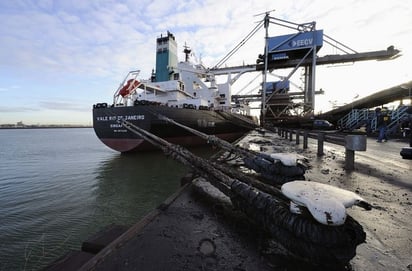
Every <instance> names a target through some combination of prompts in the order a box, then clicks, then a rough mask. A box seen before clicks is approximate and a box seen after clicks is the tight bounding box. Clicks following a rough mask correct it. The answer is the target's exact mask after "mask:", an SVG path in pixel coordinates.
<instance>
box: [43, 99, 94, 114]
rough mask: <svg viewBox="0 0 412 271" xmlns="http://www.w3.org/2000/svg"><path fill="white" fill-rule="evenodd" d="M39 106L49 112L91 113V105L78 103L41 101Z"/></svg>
mask: <svg viewBox="0 0 412 271" xmlns="http://www.w3.org/2000/svg"><path fill="white" fill-rule="evenodd" d="M39 106H40V107H41V108H43V109H48V110H59V111H75V112H91V106H90V105H84V104H82V103H79V102H76V101H73V102H71V101H40V102H39Z"/></svg>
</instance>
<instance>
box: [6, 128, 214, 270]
mask: <svg viewBox="0 0 412 271" xmlns="http://www.w3.org/2000/svg"><path fill="white" fill-rule="evenodd" d="M0 142H1V144H0V154H1V155H0V231H1V234H0V270H2V271H3V270H37V269H39V268H41V267H44V266H45V265H47V264H48V263H50V262H51V261H53V260H54V259H56V258H57V257H59V256H61V255H63V254H65V252H67V251H68V250H70V249H75V250H76V249H77V250H78V249H80V246H81V243H82V242H83V241H84V240H85V239H87V238H88V237H89V236H91V235H92V234H94V233H95V232H97V231H99V230H100V229H102V228H103V227H104V226H106V225H108V224H112V223H116V224H123V225H131V224H133V223H135V222H137V221H138V220H139V219H140V218H141V217H143V216H144V215H145V214H147V213H148V212H150V211H151V210H153V209H154V208H155V207H156V206H158V205H159V204H160V203H161V202H162V201H164V200H165V199H166V198H167V197H168V196H169V195H170V194H172V193H173V192H175V191H176V189H177V188H178V187H179V185H180V178H181V177H182V176H183V175H184V174H185V173H186V172H187V171H188V169H187V168H186V167H184V166H183V165H181V164H179V163H178V162H176V161H173V160H172V159H170V158H167V157H165V156H164V154H163V153H162V152H160V151H155V152H147V153H138V154H132V155H121V154H119V153H117V152H113V151H111V150H109V149H108V148H106V147H105V146H104V145H102V144H101V142H100V141H99V140H98V139H97V138H96V136H95V134H94V132H93V130H92V129H44V130H8V131H2V130H0ZM193 151H194V152H195V153H197V154H202V155H204V156H209V155H211V154H212V153H213V152H214V151H213V150H212V149H211V148H208V147H203V148H197V149H195V150H193Z"/></svg>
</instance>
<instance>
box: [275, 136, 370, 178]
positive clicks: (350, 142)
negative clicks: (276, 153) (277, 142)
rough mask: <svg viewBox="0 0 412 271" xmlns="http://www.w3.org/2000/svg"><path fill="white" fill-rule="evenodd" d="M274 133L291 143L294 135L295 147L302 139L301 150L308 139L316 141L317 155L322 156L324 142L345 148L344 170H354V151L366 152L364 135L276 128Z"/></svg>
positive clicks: (305, 147)
mask: <svg viewBox="0 0 412 271" xmlns="http://www.w3.org/2000/svg"><path fill="white" fill-rule="evenodd" d="M275 132H277V133H278V135H279V136H281V137H283V138H285V139H289V141H293V135H295V142H296V145H299V144H300V138H301V136H302V137H303V149H307V148H308V138H313V139H317V155H318V156H322V155H324V142H328V143H332V144H336V145H340V146H344V147H345V169H347V170H353V169H355V151H366V135H363V134H350V135H342V134H335V133H333V134H332V133H325V132H322V131H320V132H313V131H312V132H309V131H308V130H293V129H283V128H276V129H275Z"/></svg>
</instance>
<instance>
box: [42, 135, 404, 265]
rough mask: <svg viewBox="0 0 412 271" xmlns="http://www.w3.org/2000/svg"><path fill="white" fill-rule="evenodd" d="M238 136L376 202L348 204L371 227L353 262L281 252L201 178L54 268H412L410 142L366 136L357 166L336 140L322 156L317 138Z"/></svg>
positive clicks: (315, 176)
mask: <svg viewBox="0 0 412 271" xmlns="http://www.w3.org/2000/svg"><path fill="white" fill-rule="evenodd" d="M240 143H244V144H249V146H250V147H251V148H255V149H260V150H262V151H269V152H271V151H276V150H277V151H281V152H295V153H299V154H301V155H304V156H305V157H307V158H308V159H309V161H310V164H311V166H312V168H311V169H310V170H308V171H307V172H306V174H305V177H306V180H310V181H316V182H321V183H328V184H331V185H334V186H337V187H341V188H344V189H348V190H350V191H354V192H356V193H358V194H359V195H360V196H361V197H363V198H364V199H365V200H366V201H368V202H369V203H371V204H372V206H373V207H374V208H373V209H372V210H371V211H365V210H363V209H361V208H358V207H353V208H352V209H350V210H348V212H349V214H350V215H351V216H352V217H353V218H355V219H356V220H357V221H358V222H359V223H360V224H361V225H362V226H363V228H364V231H365V232H366V233H367V242H366V243H364V244H361V245H360V246H358V248H357V255H356V256H355V258H353V259H352V261H351V262H350V263H349V265H348V266H344V267H334V268H333V269H330V268H326V269H325V268H320V267H316V266H310V264H308V263H299V262H296V261H294V260H290V259H288V258H285V257H283V256H282V253H281V251H279V250H278V249H277V247H276V244H275V243H274V242H273V240H271V239H270V237H269V236H267V235H266V233H264V232H262V231H261V230H260V229H259V227H258V225H254V224H253V223H251V222H250V221H249V220H248V219H247V218H246V217H245V216H244V215H243V214H241V213H239V212H238V211H236V210H233V208H232V206H231V203H230V200H229V199H228V198H226V197H225V196H224V195H223V194H220V193H219V192H217V191H216V190H214V189H213V188H211V187H210V186H208V185H207V184H206V183H204V182H202V181H201V180H198V181H197V182H196V183H195V184H187V185H185V186H183V187H182V188H181V190H179V191H177V192H176V193H175V194H174V195H172V196H171V197H170V198H169V199H168V200H167V201H166V202H165V203H164V204H162V205H161V206H159V207H158V208H157V209H156V210H154V211H153V212H151V213H149V214H148V215H147V216H146V217H145V218H143V219H142V220H141V221H139V222H138V223H136V224H135V225H133V226H132V227H131V228H129V229H128V230H126V231H124V232H120V233H117V235H118V236H117V237H116V238H114V239H113V241H110V242H108V244H107V245H105V246H103V247H102V248H101V250H100V251H98V252H97V251H95V254H91V255H89V254H87V255H86V256H87V257H86V258H85V256H84V255H83V258H82V259H83V260H82V262H81V263H80V264H78V265H73V266H74V267H70V268H69V266H68V265H67V263H66V264H65V261H64V260H63V261H60V263H61V265H54V266H50V267H49V270H59V269H58V268H64V269H60V270H339V268H340V269H341V270H374V271H376V270H412V258H411V253H410V251H412V220H411V218H412V209H411V205H412V177H411V172H412V160H405V159H402V157H401V156H400V154H399V152H400V150H401V148H402V147H405V146H407V142H406V141H405V142H402V141H396V140H390V141H389V142H385V143H377V142H375V140H374V139H373V138H368V141H367V150H366V151H365V152H356V155H355V169H354V170H345V169H344V165H345V160H344V154H345V151H344V148H343V147H342V146H338V145H333V144H329V143H325V146H324V155H323V156H318V155H317V152H316V150H317V147H316V140H312V139H310V140H309V146H308V147H309V148H308V149H305V150H303V149H302V146H301V145H296V143H295V142H294V141H290V140H287V139H283V138H281V137H279V136H278V135H277V134H274V133H269V132H266V133H258V132H256V131H253V132H251V133H250V134H248V135H247V136H246V137H245V138H244V139H243V140H242V141H241V142H240ZM205 191H206V192H205ZM53 268H55V269H53Z"/></svg>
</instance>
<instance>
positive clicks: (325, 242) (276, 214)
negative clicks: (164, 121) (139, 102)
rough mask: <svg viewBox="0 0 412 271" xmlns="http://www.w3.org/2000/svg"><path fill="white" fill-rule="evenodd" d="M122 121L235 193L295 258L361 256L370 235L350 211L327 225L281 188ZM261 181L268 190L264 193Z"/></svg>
mask: <svg viewBox="0 0 412 271" xmlns="http://www.w3.org/2000/svg"><path fill="white" fill-rule="evenodd" d="M121 124H122V125H123V126H124V127H125V128H126V129H128V130H129V131H131V132H133V133H135V134H137V135H139V136H140V137H142V138H143V139H144V140H147V141H148V142H150V143H151V144H153V145H155V146H157V147H159V148H161V149H162V150H163V151H164V152H165V153H166V154H168V155H170V156H171V157H172V158H173V159H176V160H177V161H179V162H181V163H183V164H185V165H187V166H189V167H191V168H192V169H194V170H195V171H196V172H198V173H199V174H201V175H202V176H203V177H206V180H208V181H209V182H210V183H211V184H212V185H214V186H216V187H217V188H218V189H219V190H221V191H222V192H223V193H225V194H226V195H227V196H229V197H230V198H231V200H232V202H233V204H234V205H235V206H236V207H238V208H239V209H240V210H241V211H243V213H244V214H246V216H247V217H248V218H249V219H250V220H251V221H253V222H254V223H255V224H257V225H260V226H262V228H263V229H265V230H266V231H267V232H269V233H270V234H271V235H272V236H273V237H274V238H275V239H276V240H277V241H278V242H280V243H281V244H282V245H283V246H284V247H285V248H287V249H288V251H289V252H290V254H291V255H293V256H295V257H298V258H300V259H303V260H307V261H310V262H312V263H313V262H315V263H317V264H323V265H324V264H326V265H336V264H346V263H348V262H349V261H350V260H351V259H352V258H353V257H354V256H355V254H356V247H357V246H358V245H359V244H361V243H363V242H364V241H365V239H366V234H365V232H364V231H363V228H362V226H361V225H360V224H359V223H358V222H356V221H355V220H354V219H352V218H351V217H350V216H348V217H347V219H346V221H345V223H344V224H343V225H341V226H335V227H330V226H325V225H321V224H320V223H318V222H316V221H315V220H314V219H313V217H310V216H305V215H297V214H293V213H291V212H290V211H289V201H288V200H287V199H286V198H285V197H284V196H283V195H281V194H280V193H281V192H280V191H279V190H278V189H277V188H275V187H271V188H269V186H267V185H265V184H259V182H258V181H256V180H254V181H252V178H249V179H248V178H247V177H242V176H241V174H237V175H236V174H235V173H233V172H231V171H230V170H229V169H225V167H224V166H222V165H217V164H216V163H210V162H209V161H207V160H205V159H202V158H200V157H198V156H195V155H194V154H192V153H191V152H190V151H188V150H187V149H184V148H182V147H180V146H177V145H174V144H171V143H169V142H167V141H166V140H164V139H162V138H160V137H157V136H156V135H153V134H151V133H150V132H148V131H146V130H144V129H142V128H140V127H138V126H136V125H134V124H132V123H130V122H128V121H125V120H122V121H121ZM230 175H232V176H235V177H231V176H230ZM256 186H259V188H260V189H262V190H265V189H266V191H267V192H262V191H261V190H260V189H257V188H256ZM268 192H269V193H270V194H269V193H268Z"/></svg>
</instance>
